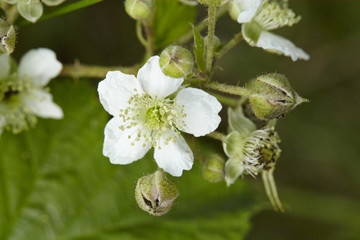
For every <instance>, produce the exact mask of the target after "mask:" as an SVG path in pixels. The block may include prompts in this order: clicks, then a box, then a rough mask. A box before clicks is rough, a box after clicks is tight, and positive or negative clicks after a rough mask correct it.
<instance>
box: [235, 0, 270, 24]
mask: <svg viewBox="0 0 360 240" xmlns="http://www.w3.org/2000/svg"><path fill="white" fill-rule="evenodd" d="M263 1H264V0H234V1H233V7H234V8H236V11H237V12H239V15H238V17H237V21H238V23H246V22H250V21H251V19H252V18H253V17H254V16H255V14H256V12H257V10H258V9H259V7H260V6H261V4H262V3H263Z"/></svg>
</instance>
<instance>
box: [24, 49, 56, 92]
mask: <svg viewBox="0 0 360 240" xmlns="http://www.w3.org/2000/svg"><path fill="white" fill-rule="evenodd" d="M61 69H62V64H61V63H60V62H59V61H58V60H57V59H56V55H55V53H54V51H52V50H50V49H47V48H38V49H33V50H30V51H28V52H27V53H26V54H25V55H24V56H23V57H22V58H21V61H20V64H19V70H18V73H19V77H20V78H22V77H24V78H26V77H27V78H30V79H31V80H32V81H33V82H34V83H38V84H40V85H41V86H45V85H46V84H48V83H49V81H50V79H52V78H54V77H56V76H57V75H59V73H60V71H61Z"/></svg>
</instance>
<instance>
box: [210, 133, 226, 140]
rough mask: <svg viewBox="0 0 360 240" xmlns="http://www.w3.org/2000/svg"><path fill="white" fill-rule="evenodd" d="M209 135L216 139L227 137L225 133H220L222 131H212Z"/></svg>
mask: <svg viewBox="0 0 360 240" xmlns="http://www.w3.org/2000/svg"><path fill="white" fill-rule="evenodd" d="M206 136H207V137H210V138H213V139H215V140H219V141H223V140H224V138H225V137H226V136H225V134H223V133H220V132H212V133H209V134H208V135H206Z"/></svg>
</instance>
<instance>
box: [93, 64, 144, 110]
mask: <svg viewBox="0 0 360 240" xmlns="http://www.w3.org/2000/svg"><path fill="white" fill-rule="evenodd" d="M134 89H136V91H135V90H134ZM98 92H99V98H100V102H101V104H102V105H103V106H104V108H105V110H106V111H107V112H108V113H110V114H111V115H113V116H118V115H119V114H120V109H125V108H126V107H127V106H128V105H129V104H128V101H129V98H130V97H131V96H132V95H134V94H135V93H139V94H142V93H143V92H144V91H143V90H142V88H141V86H140V83H139V81H138V80H137V79H136V77H135V76H134V75H129V74H124V73H122V72H119V71H114V72H108V73H107V74H106V78H105V79H104V80H102V81H101V82H100V83H99V86H98Z"/></svg>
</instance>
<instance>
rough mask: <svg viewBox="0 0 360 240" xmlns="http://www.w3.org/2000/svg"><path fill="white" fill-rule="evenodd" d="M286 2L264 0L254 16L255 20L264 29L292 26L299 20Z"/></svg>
mask: <svg viewBox="0 0 360 240" xmlns="http://www.w3.org/2000/svg"><path fill="white" fill-rule="evenodd" d="M300 19H301V17H300V16H296V15H295V13H294V12H293V10H291V9H289V8H288V6H287V4H279V3H278V2H276V1H272V2H269V1H266V2H264V3H263V5H262V6H261V7H260V9H259V10H258V12H257V13H256V16H255V21H256V22H257V23H258V24H260V25H261V26H262V27H263V28H264V29H265V30H273V29H277V28H281V27H284V26H290V27H291V26H292V25H294V24H295V23H298V22H299V21H300Z"/></svg>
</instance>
